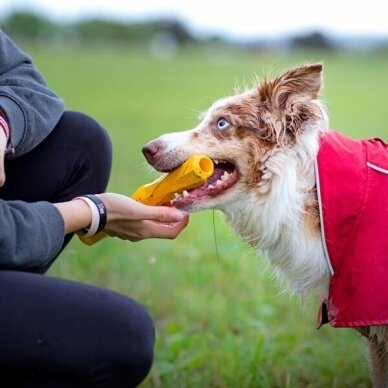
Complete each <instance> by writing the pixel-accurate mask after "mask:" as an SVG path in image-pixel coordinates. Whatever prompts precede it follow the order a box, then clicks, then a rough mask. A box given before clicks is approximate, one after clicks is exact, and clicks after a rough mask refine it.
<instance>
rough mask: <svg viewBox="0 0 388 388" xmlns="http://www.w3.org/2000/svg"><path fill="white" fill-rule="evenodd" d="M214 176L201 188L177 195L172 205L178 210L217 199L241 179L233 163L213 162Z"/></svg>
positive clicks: (224, 161)
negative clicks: (210, 199)
mask: <svg viewBox="0 0 388 388" xmlns="http://www.w3.org/2000/svg"><path fill="white" fill-rule="evenodd" d="M213 163H214V171H213V174H212V175H211V176H210V178H208V180H207V181H206V182H204V183H203V184H202V185H201V186H199V187H196V188H194V189H191V190H184V191H183V192H181V193H175V199H173V200H172V201H171V205H172V206H174V207H176V208H186V207H188V206H190V205H193V204H196V203H197V202H199V201H201V202H203V201H206V199H209V198H213V197H217V196H219V195H221V194H223V193H224V192H225V191H226V190H228V189H229V188H231V187H232V186H233V185H234V184H235V183H237V181H238V179H239V173H238V170H237V168H236V165H235V164H234V163H233V162H231V161H226V160H213Z"/></svg>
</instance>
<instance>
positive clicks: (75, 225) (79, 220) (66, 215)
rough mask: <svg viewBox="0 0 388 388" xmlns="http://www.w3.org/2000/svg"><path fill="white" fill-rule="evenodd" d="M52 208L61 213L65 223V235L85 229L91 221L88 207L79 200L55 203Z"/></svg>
mask: <svg viewBox="0 0 388 388" xmlns="http://www.w3.org/2000/svg"><path fill="white" fill-rule="evenodd" d="M54 206H55V207H56V208H57V209H58V210H59V212H60V213H61V215H62V217H63V220H64V223H65V234H68V233H72V232H77V231H79V230H81V229H84V228H87V227H88V226H89V225H90V223H91V220H92V213H91V211H90V208H89V206H88V205H87V203H85V202H84V201H83V200H81V199H75V200H73V201H69V202H62V203H56V204H54Z"/></svg>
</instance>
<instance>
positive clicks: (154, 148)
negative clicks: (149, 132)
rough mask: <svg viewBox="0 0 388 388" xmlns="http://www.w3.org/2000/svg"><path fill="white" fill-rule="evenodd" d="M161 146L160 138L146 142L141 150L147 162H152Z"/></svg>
mask: <svg viewBox="0 0 388 388" xmlns="http://www.w3.org/2000/svg"><path fill="white" fill-rule="evenodd" d="M161 148H162V142H161V141H160V140H154V141H151V142H150V143H148V144H146V145H145V146H144V147H143V148H142V150H141V151H142V152H143V155H144V157H145V158H146V159H147V162H148V163H150V164H152V162H153V161H154V160H155V156H156V154H157V153H158V152H159V151H160V150H161Z"/></svg>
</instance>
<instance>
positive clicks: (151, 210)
mask: <svg viewBox="0 0 388 388" xmlns="http://www.w3.org/2000/svg"><path fill="white" fill-rule="evenodd" d="M142 210H143V216H144V219H148V220H154V221H159V222H165V223H171V222H180V221H183V220H184V219H186V218H187V213H184V212H182V211H180V210H178V209H175V208H173V207H166V206H147V205H143V209H142Z"/></svg>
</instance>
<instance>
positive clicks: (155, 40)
mask: <svg viewBox="0 0 388 388" xmlns="http://www.w3.org/2000/svg"><path fill="white" fill-rule="evenodd" d="M0 27H1V28H2V29H3V30H4V31H6V32H7V33H8V34H9V35H11V36H12V37H13V38H16V39H20V40H24V41H28V42H30V43H36V44H50V43H51V44H60V43H61V42H63V41H66V44H67V45H68V44H69V42H73V43H74V44H88V45H89V44H104V43H108V44H116V45H152V44H154V46H156V45H161V46H164V47H170V49H171V48H172V49H173V51H174V50H176V48H179V47H182V46H188V45H195V44H202V45H203V44H211V45H213V46H214V45H223V46H236V45H238V46H239V47H242V48H244V47H245V48H247V49H250V50H252V49H268V48H270V47H273V48H276V46H278V47H280V48H283V49H293V48H296V49H317V50H343V49H344V47H345V45H344V44H343V42H340V41H339V40H336V39H333V37H328V36H326V35H325V34H323V33H321V32H314V31H313V32H310V33H307V34H305V35H300V36H293V37H288V38H285V39H284V40H282V41H276V42H275V41H268V40H267V41H263V40H260V39H259V38H258V39H257V40H255V41H250V42H241V41H240V42H231V41H226V40H225V39H223V38H221V37H219V36H210V37H207V38H201V39H200V38H198V37H196V36H195V35H193V34H192V33H191V32H190V31H189V30H188V29H187V27H186V26H185V25H184V24H183V23H181V22H180V21H178V20H172V19H171V20H168V19H160V20H149V21H143V22H132V23H130V22H128V23H124V22H119V21H115V20H108V19H84V20H80V21H77V22H72V23H70V22H68V23H58V22H54V21H52V20H51V19H49V18H47V17H45V16H42V15H38V14H35V13H31V12H14V13H12V14H10V15H8V16H6V17H3V18H0ZM372 46H373V47H374V48H375V49H376V48H378V49H381V48H383V49H384V48H385V49H387V47H388V43H387V40H382V41H381V42H379V43H376V42H374V45H372ZM365 47H366V46H365ZM353 48H354V47H353Z"/></svg>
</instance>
